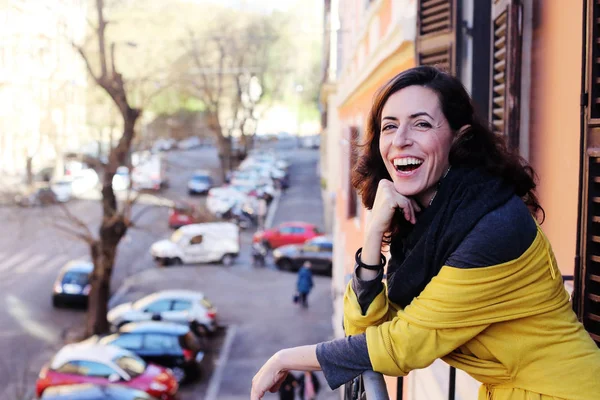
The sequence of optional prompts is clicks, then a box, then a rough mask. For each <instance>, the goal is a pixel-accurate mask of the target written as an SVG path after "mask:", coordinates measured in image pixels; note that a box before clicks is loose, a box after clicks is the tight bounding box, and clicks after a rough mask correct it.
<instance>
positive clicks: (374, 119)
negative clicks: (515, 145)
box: [352, 66, 544, 222]
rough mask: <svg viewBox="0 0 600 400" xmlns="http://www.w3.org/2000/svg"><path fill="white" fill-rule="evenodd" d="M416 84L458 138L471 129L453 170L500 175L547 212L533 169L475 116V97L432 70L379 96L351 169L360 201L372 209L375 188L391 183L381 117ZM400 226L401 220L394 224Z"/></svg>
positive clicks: (459, 144)
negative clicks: (436, 102)
mask: <svg viewBox="0 0 600 400" xmlns="http://www.w3.org/2000/svg"><path fill="white" fill-rule="evenodd" d="M413 85H418V86H422V87H426V88H429V89H431V90H433V91H434V92H436V93H437V95H438V98H439V99H440V104H441V107H442V111H443V113H444V116H445V117H446V119H447V120H448V123H449V125H450V128H451V129H452V130H453V132H454V134H456V133H457V132H458V131H459V130H460V128H462V127H463V126H465V125H470V126H471V128H470V129H468V130H467V131H466V132H464V134H462V135H461V136H460V137H459V138H457V140H455V141H454V143H453V144H452V147H451V148H450V154H449V161H450V165H452V166H461V167H483V168H484V169H485V170H486V171H488V172H489V173H490V174H492V175H494V176H499V177H502V178H503V179H504V180H505V181H507V182H508V183H509V184H511V185H512V186H514V188H515V193H516V194H517V195H518V196H519V197H521V198H522V199H523V201H524V202H525V204H527V206H528V207H529V209H530V210H531V212H532V214H533V215H537V213H538V212H539V211H541V213H542V221H543V215H544V210H543V209H542V207H541V206H540V204H539V202H538V199H537V196H536V195H535V187H536V182H535V180H536V175H535V172H534V170H533V168H532V167H531V166H529V165H528V164H527V162H526V161H525V160H524V159H523V158H521V157H520V156H519V155H518V154H516V153H515V152H512V151H510V150H509V149H508V148H507V146H506V144H505V141H504V138H503V137H502V136H500V135H496V134H494V133H493V132H492V130H491V129H490V128H489V127H488V125H487V124H485V123H483V122H482V120H481V119H480V118H479V117H478V116H477V115H476V113H475V109H474V107H473V104H472V101H471V98H470V97H469V95H468V93H467V91H466V89H465V88H464V86H463V85H462V83H461V82H460V81H459V80H458V79H457V78H455V77H453V76H451V75H449V74H447V73H445V72H442V71H440V70H438V69H436V68H434V67H426V66H421V67H416V68H411V69H408V70H406V71H403V72H401V73H399V74H398V75H396V76H395V77H394V78H392V79H391V80H390V81H389V82H387V83H386V84H385V85H384V86H383V87H381V88H380V89H379V91H378V92H377V93H376V95H375V98H374V101H373V105H372V107H371V111H370V113H369V117H368V119H367V126H366V135H365V140H364V142H362V143H360V144H358V149H359V154H358V157H357V162H356V164H355V167H354V170H353V171H352V185H353V186H354V187H355V188H356V190H357V191H358V193H359V194H360V195H361V197H362V202H363V204H364V206H365V207H366V208H368V209H371V208H372V207H373V202H374V200H375V194H376V192H377V186H378V184H379V181H380V180H382V179H390V180H391V178H390V175H389V173H388V172H387V170H386V168H385V164H384V163H383V159H382V158H381V153H380V152H379V136H380V133H381V113H382V110H383V107H384V105H385V103H386V102H387V100H388V99H389V98H390V96H391V95H393V94H394V93H396V92H398V91H399V90H401V89H404V88H406V87H408V86H413ZM396 222H398V221H396Z"/></svg>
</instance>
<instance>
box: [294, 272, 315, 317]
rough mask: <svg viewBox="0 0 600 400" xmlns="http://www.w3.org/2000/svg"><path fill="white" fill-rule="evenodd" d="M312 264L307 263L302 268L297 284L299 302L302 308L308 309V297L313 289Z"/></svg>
mask: <svg viewBox="0 0 600 400" xmlns="http://www.w3.org/2000/svg"><path fill="white" fill-rule="evenodd" d="M311 269H312V264H311V262H310V261H305V262H304V264H303V265H302V268H300V270H299V271H298V281H297V282H296V289H297V290H298V295H299V297H300V299H299V300H300V301H299V302H298V303H299V304H300V305H301V306H302V307H304V308H307V307H308V301H307V297H308V294H309V293H310V291H311V289H312V287H313V274H312V270H311Z"/></svg>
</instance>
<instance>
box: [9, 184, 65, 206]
mask: <svg viewBox="0 0 600 400" xmlns="http://www.w3.org/2000/svg"><path fill="white" fill-rule="evenodd" d="M57 202H58V199H57V198H56V194H55V193H54V191H53V190H52V188H51V187H50V185H49V184H48V183H37V184H34V185H33V186H32V187H30V188H28V189H26V190H25V191H24V192H23V193H20V194H18V195H16V196H15V203H17V204H18V205H20V206H21V207H33V206H46V205H49V204H55V203H57Z"/></svg>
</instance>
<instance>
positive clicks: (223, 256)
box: [150, 222, 240, 266]
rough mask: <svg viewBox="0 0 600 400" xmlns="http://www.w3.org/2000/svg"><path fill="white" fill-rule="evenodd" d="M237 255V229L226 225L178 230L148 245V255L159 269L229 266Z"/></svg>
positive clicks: (238, 237)
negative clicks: (217, 264) (200, 264)
mask: <svg viewBox="0 0 600 400" xmlns="http://www.w3.org/2000/svg"><path fill="white" fill-rule="evenodd" d="M239 253H240V229H239V227H238V226H237V225H236V224H232V223H230V222H211V223H205V224H191V225H186V226H182V227H181V228H179V229H177V230H176V231H175V232H173V235H171V238H170V239H165V240H160V241H158V242H156V243H154V244H153V245H152V247H151V248H150V254H151V255H152V257H153V258H154V259H155V260H156V261H157V262H159V263H161V264H163V265H171V264H191V263H213V262H221V263H222V264H223V265H227V266H229V265H232V264H233V262H234V261H235V258H236V257H237V256H238V255H239Z"/></svg>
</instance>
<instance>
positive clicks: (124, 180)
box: [112, 166, 131, 191]
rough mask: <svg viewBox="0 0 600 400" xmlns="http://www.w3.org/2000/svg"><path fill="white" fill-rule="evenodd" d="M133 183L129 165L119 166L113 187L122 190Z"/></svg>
mask: <svg viewBox="0 0 600 400" xmlns="http://www.w3.org/2000/svg"><path fill="white" fill-rule="evenodd" d="M130 185H131V178H130V176H129V168H127V167H123V166H121V167H119V168H117V172H116V173H115V175H114V176H113V180H112V187H113V190H116V191H122V190H127V189H129V187H130Z"/></svg>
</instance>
